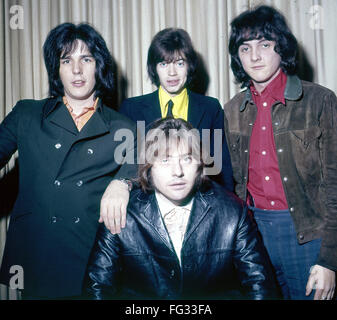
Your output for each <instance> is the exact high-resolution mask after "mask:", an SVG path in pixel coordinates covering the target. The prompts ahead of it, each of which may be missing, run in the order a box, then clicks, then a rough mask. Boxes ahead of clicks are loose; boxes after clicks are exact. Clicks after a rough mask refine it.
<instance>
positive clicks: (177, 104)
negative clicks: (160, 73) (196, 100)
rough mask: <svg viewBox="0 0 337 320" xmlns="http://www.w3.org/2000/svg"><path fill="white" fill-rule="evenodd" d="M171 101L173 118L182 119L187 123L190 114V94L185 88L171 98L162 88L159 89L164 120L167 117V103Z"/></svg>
mask: <svg viewBox="0 0 337 320" xmlns="http://www.w3.org/2000/svg"><path fill="white" fill-rule="evenodd" d="M169 100H172V102H173V109H172V113H173V117H174V118H181V119H184V120H185V121H187V114H188V94H187V89H186V88H185V89H184V90H183V91H182V92H180V93H179V94H178V95H177V96H175V97H171V96H170V95H169V94H168V93H167V92H166V91H165V90H164V89H163V88H162V87H161V86H160V87H159V103H160V110H161V116H162V118H165V117H166V114H167V103H168V102H169Z"/></svg>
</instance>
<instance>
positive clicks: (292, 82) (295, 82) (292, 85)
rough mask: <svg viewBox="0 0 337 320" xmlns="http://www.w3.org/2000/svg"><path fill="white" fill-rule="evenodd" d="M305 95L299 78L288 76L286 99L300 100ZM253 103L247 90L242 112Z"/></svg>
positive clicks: (285, 91)
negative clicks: (248, 104)
mask: <svg viewBox="0 0 337 320" xmlns="http://www.w3.org/2000/svg"><path fill="white" fill-rule="evenodd" d="M302 93H303V88H302V83H301V80H300V78H299V77H298V76H296V75H292V76H287V84H286V87H285V90H284V98H285V99H286V100H293V101H295V100H298V99H299V98H300V97H301V96H302ZM249 102H250V103H253V98H252V93H251V91H250V90H249V89H246V90H245V98H244V100H243V102H242V104H241V106H240V111H241V112H242V111H244V110H245V109H246V106H247V103H249Z"/></svg>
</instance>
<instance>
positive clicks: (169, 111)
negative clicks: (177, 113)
mask: <svg viewBox="0 0 337 320" xmlns="http://www.w3.org/2000/svg"><path fill="white" fill-rule="evenodd" d="M172 109H173V101H172V100H169V102H168V103H167V114H166V117H172V118H173V113H172Z"/></svg>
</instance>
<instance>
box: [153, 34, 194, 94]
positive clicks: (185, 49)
mask: <svg viewBox="0 0 337 320" xmlns="http://www.w3.org/2000/svg"><path fill="white" fill-rule="evenodd" d="M177 55H181V56H182V57H184V59H186V62H187V65H188V72H187V80H186V86H187V85H188V84H190V82H191V81H192V79H193V74H194V72H195V69H196V67H197V63H198V56H197V53H196V52H195V50H194V48H193V45H192V41H191V38H190V36H189V34H188V33H187V32H186V31H185V30H183V29H176V28H167V29H164V30H161V31H159V32H158V33H157V34H156V35H155V36H154V37H153V39H152V42H151V45H150V48H149V51H148V55H147V71H148V74H149V77H150V79H151V81H152V83H153V84H155V85H156V86H157V87H159V85H160V82H159V77H158V74H157V70H156V67H157V64H158V63H159V62H162V61H167V62H172V61H174V60H175V59H176V58H177Z"/></svg>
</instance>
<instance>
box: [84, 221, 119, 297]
mask: <svg viewBox="0 0 337 320" xmlns="http://www.w3.org/2000/svg"><path fill="white" fill-rule="evenodd" d="M119 255H120V254H119V238H118V235H116V234H115V235H113V234H112V233H110V232H109V230H108V229H106V227H105V226H104V225H103V224H102V225H100V226H99V228H98V232H97V236H96V241H95V244H94V247H93V249H92V252H91V255H90V258H89V262H88V266H87V271H86V275H85V278H84V282H83V295H84V297H86V298H88V299H90V300H104V299H111V298H114V297H116V296H117V293H118V274H119V270H120V259H119Z"/></svg>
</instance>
